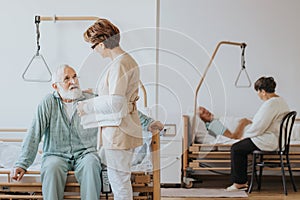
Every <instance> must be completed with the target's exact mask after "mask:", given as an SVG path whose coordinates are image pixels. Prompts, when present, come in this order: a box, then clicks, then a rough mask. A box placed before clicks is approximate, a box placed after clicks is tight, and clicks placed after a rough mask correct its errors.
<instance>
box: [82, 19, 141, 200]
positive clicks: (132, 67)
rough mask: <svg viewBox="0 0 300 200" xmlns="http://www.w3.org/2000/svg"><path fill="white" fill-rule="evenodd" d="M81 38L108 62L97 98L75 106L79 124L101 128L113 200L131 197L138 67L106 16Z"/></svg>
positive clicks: (137, 129)
mask: <svg viewBox="0 0 300 200" xmlns="http://www.w3.org/2000/svg"><path fill="white" fill-rule="evenodd" d="M84 39H85V41H87V42H89V43H91V44H92V46H91V48H92V49H94V50H95V51H96V52H97V53H99V54H100V55H101V56H102V57H103V58H110V59H111V60H112V63H111V64H110V66H109V68H108V70H107V71H106V74H105V76H104V77H102V79H101V81H100V84H99V87H98V88H99V91H98V95H99V96H98V97H96V98H94V99H91V100H87V101H83V102H82V103H80V104H79V105H78V113H79V115H80V116H81V117H82V123H83V125H86V127H91V126H93V125H91V124H93V123H92V122H93V120H90V118H89V116H92V118H93V119H95V120H96V122H97V123H96V124H98V126H100V127H101V135H100V140H101V143H102V144H101V145H102V146H103V147H104V149H105V154H106V158H107V167H108V178H109V181H110V184H111V187H112V191H113V193H114V199H115V200H127V199H128V200H131V199H133V197H132V186H131V181H130V178H131V172H130V163H131V160H132V150H133V148H135V147H137V146H140V145H142V129H141V123H140V120H139V117H138V112H137V109H136V101H137V100H138V86H139V80H140V74H139V67H138V65H137V63H136V62H135V60H134V59H133V58H132V57H131V56H130V55H129V54H128V53H126V52H125V51H124V50H123V49H122V48H121V47H120V46H119V42H120V32H119V29H118V28H117V27H116V26H115V25H113V24H112V23H111V22H110V21H109V20H107V19H99V20H97V21H96V22H95V23H94V24H93V25H92V26H90V27H89V28H88V29H87V30H86V32H85V33H84Z"/></svg>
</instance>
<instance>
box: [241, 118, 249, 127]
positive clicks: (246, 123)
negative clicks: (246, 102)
mask: <svg viewBox="0 0 300 200" xmlns="http://www.w3.org/2000/svg"><path fill="white" fill-rule="evenodd" d="M239 123H240V124H243V125H244V126H247V125H248V124H251V123H252V121H251V120H250V119H247V118H243V119H241V120H240V121H239Z"/></svg>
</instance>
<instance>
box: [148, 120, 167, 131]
mask: <svg viewBox="0 0 300 200" xmlns="http://www.w3.org/2000/svg"><path fill="white" fill-rule="evenodd" d="M163 129H164V125H163V124H162V123H161V122H160V121H154V122H152V123H151V124H150V125H149V127H148V130H149V131H151V132H152V131H155V130H159V131H161V130H163Z"/></svg>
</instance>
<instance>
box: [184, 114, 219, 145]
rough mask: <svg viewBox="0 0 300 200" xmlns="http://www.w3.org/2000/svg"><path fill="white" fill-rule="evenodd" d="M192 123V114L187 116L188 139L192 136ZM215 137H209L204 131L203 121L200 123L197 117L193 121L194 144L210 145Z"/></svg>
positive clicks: (205, 130)
mask: <svg viewBox="0 0 300 200" xmlns="http://www.w3.org/2000/svg"><path fill="white" fill-rule="evenodd" d="M192 123H193V114H191V115H189V138H191V136H192ZM215 139H216V138H215V137H214V136H212V135H210V134H209V132H208V130H207V129H206V125H205V123H204V121H202V120H201V119H200V118H199V117H198V116H196V120H195V142H196V143H200V144H201V143H205V144H211V143H214V141H215ZM189 143H190V141H189Z"/></svg>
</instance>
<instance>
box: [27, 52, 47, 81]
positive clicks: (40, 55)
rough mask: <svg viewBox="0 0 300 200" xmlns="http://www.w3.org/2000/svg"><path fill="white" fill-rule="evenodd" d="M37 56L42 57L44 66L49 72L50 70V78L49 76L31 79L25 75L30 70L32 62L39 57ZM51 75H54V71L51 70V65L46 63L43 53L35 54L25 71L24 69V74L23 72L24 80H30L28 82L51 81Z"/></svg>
mask: <svg viewBox="0 0 300 200" xmlns="http://www.w3.org/2000/svg"><path fill="white" fill-rule="evenodd" d="M37 58H41V59H42V63H43V64H44V66H45V67H46V70H47V72H48V73H49V75H50V78H49V79H30V78H26V76H25V75H26V73H27V71H28V69H29V67H30V65H31V64H32V62H33V61H34V59H37ZM51 77H52V73H51V71H50V69H49V67H48V65H47V63H46V61H45V59H44V57H43V56H42V54H35V55H34V56H33V57H32V58H31V60H30V62H29V64H28V65H27V67H26V69H25V71H24V72H23V74H22V78H23V80H24V81H28V82H50V81H51Z"/></svg>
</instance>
